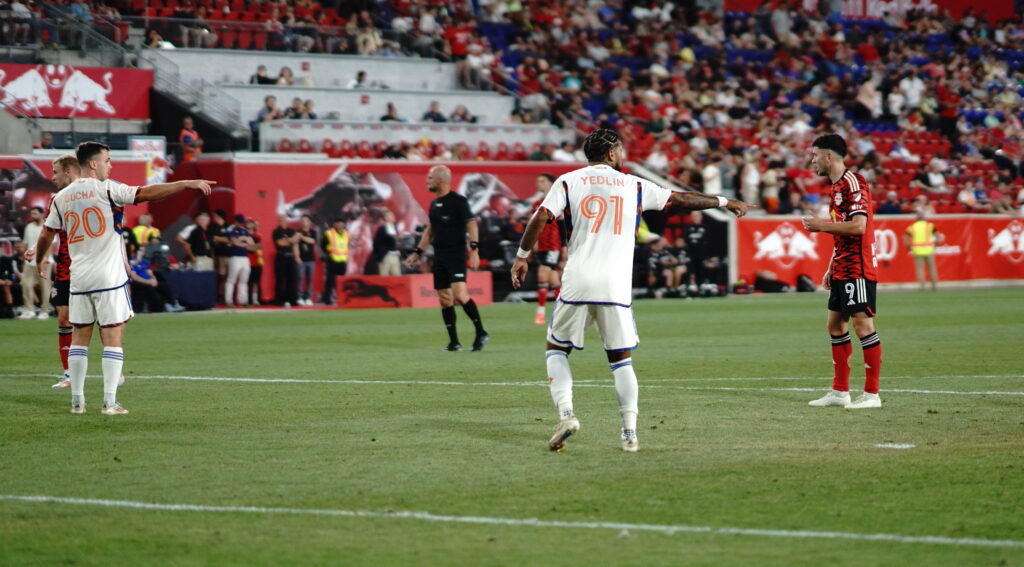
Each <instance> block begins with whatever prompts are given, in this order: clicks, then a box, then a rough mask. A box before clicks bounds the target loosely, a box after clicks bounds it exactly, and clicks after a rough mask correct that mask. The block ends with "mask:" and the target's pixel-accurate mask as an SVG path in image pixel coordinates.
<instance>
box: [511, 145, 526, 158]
mask: <svg viewBox="0 0 1024 567" xmlns="http://www.w3.org/2000/svg"><path fill="white" fill-rule="evenodd" d="M527 157H528V156H527V154H526V146H524V145H523V143H522V142H516V143H515V144H512V159H513V160H515V161H526V158H527Z"/></svg>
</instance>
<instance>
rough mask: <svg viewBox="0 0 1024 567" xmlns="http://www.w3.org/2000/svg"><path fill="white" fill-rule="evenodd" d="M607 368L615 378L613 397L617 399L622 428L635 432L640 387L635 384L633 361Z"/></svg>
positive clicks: (618, 363)
mask: <svg viewBox="0 0 1024 567" xmlns="http://www.w3.org/2000/svg"><path fill="white" fill-rule="evenodd" d="M608 366H609V367H611V369H612V376H614V377H615V396H616V397H618V398H619V414H621V415H622V428H623V429H628V430H631V431H636V416H637V414H638V413H639V412H640V410H639V408H638V403H637V401H638V400H639V398H640V387H639V386H638V385H637V383H636V373H635V372H633V359H632V358H627V359H625V360H620V361H618V362H612V363H610V364H609V365H608Z"/></svg>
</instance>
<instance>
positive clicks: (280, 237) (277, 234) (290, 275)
mask: <svg viewBox="0 0 1024 567" xmlns="http://www.w3.org/2000/svg"><path fill="white" fill-rule="evenodd" d="M271 238H272V239H273V240H274V303H276V304H277V305H284V306H285V307H290V306H291V305H292V304H297V303H298V274H299V269H298V264H299V263H300V262H301V259H300V258H299V238H298V235H297V234H296V232H295V230H294V229H293V228H291V227H289V226H288V217H287V216H285V215H278V217H277V228H275V229H274V232H273V234H271Z"/></svg>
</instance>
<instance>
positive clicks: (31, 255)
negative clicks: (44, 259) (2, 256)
mask: <svg viewBox="0 0 1024 567" xmlns="http://www.w3.org/2000/svg"><path fill="white" fill-rule="evenodd" d="M35 258H36V249H35V248H31V249H29V250H26V251H25V261H26V262H31V261H32V260H34V259H35Z"/></svg>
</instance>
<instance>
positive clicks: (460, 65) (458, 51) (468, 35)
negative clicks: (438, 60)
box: [444, 20, 473, 88]
mask: <svg viewBox="0 0 1024 567" xmlns="http://www.w3.org/2000/svg"><path fill="white" fill-rule="evenodd" d="M471 39H473V30H472V29H471V28H470V25H469V23H468V22H467V21H465V20H463V21H460V22H459V23H457V24H455V25H454V26H450V27H448V29H446V30H444V42H445V52H446V53H447V54H448V55H449V56H450V57H451V58H452V61H454V62H455V75H456V77H458V80H459V86H460V87H462V88H470V84H471V82H472V81H471V80H470V76H469V74H470V71H471V68H470V66H469V62H468V61H467V60H466V59H467V58H468V57H469V42H470V40H471Z"/></svg>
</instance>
